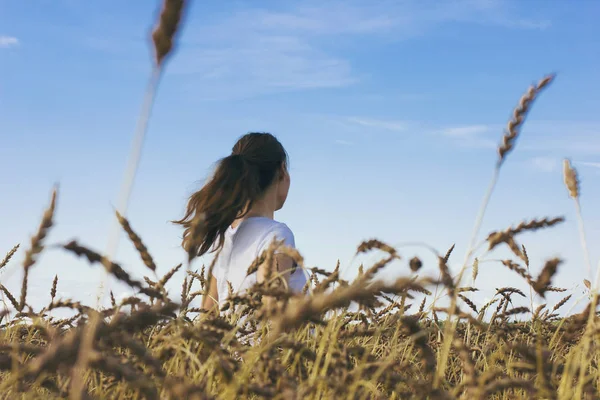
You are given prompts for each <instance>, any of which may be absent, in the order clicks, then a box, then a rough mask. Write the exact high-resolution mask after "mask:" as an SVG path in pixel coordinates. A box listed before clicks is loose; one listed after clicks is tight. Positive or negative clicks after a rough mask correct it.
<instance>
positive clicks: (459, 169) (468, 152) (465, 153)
mask: <svg viewBox="0 0 600 400" xmlns="http://www.w3.org/2000/svg"><path fill="white" fill-rule="evenodd" d="M25 3H26V2H23V1H17V0H0V76H1V77H2V79H0V135H1V141H0V143H2V145H1V146H0V170H1V171H2V172H3V173H2V174H1V175H0V192H1V193H2V194H1V196H2V197H1V198H2V203H1V207H0V223H1V229H0V252H2V253H4V252H5V251H8V250H9V249H10V248H11V247H12V246H13V245H14V244H15V243H18V242H20V243H21V244H22V247H21V250H20V251H19V253H18V255H17V256H16V258H15V260H14V261H13V263H12V267H10V268H7V269H5V270H4V271H3V272H2V275H0V279H1V280H2V283H3V284H5V285H7V286H8V287H9V288H11V289H12V290H13V291H15V292H18V290H17V288H18V287H19V286H20V264H19V263H20V262H21V260H22V258H23V254H24V250H25V249H26V248H27V245H28V241H29V236H30V235H31V234H32V233H33V232H35V230H36V229H37V226H38V224H39V219H40V217H41V214H42V211H43V209H44V208H45V207H46V205H47V203H48V200H49V194H50V191H51V189H52V186H53V184H54V183H56V182H58V183H60V193H59V200H58V210H57V214H56V224H57V225H56V227H55V228H54V230H53V231H52V233H51V235H50V236H49V238H48V243H62V242H64V241H66V240H69V239H72V238H75V237H76V238H78V239H79V240H81V241H82V242H83V243H84V244H87V245H89V246H91V247H93V248H95V249H98V250H101V251H102V250H103V249H105V247H106V242H107V236H108V232H109V228H110V225H111V223H112V219H113V214H112V213H113V205H114V204H115V203H116V199H117V194H118V189H119V188H120V183H121V180H122V175H123V171H124V168H125V165H126V160H127V156H128V152H129V150H130V145H131V140H132V136H133V131H134V128H135V124H136V120H137V115H138V113H139V111H140V107H141V102H142V96H143V92H144V89H145V86H146V83H147V79H148V76H149V74H150V68H151V62H150V61H151V57H152V52H151V51H150V49H149V47H148V41H147V38H148V33H149V31H150V28H151V26H152V25H153V24H154V21H155V15H156V11H157V7H158V6H159V2H158V1H153V2H150V1H146V0H144V1H142V0H135V1H133V0H132V1H128V2H123V1H116V0H110V1H109V0H107V1H102V2H89V1H81V0H53V1H49V0H37V1H30V2H27V4H25ZM125 3H126V4H125ZM598 15H600V3H598V2H597V1H593V0H578V1H574V2H569V3H568V4H567V2H562V1H558V0H545V1H542V0H539V1H538V0H527V1H516V0H515V1H509V0H505V1H503V0H465V1H463V0H455V1H441V0H439V1H409V0H407V1H379V0H377V1H252V2H250V1H235V2H233V1H231V2H229V1H228V2H223V1H219V2H217V1H196V2H193V4H192V6H191V7H190V9H189V15H188V17H187V18H186V21H185V22H186V24H185V28H184V30H183V31H182V35H181V36H180V46H179V48H178V51H177V53H176V54H175V56H174V57H173V58H172V59H170V60H169V62H168V64H167V66H166V67H167V69H166V73H165V75H164V77H163V80H162V82H161V85H162V86H161V87H160V89H159V92H158V97H157V100H156V104H155V108H154V113H153V115H152V119H151V122H150V128H149V131H148V136H147V140H146V143H145V146H144V153H143V156H142V160H141V164H140V169H139V174H138V177H137V180H136V182H135V186H134V188H133V194H132V198H131V203H130V209H129V212H128V217H129V218H130V221H131V224H132V225H133V227H134V229H135V230H136V231H138V232H139V233H140V234H141V236H142V237H143V238H144V241H145V242H146V244H147V245H148V247H149V248H150V250H151V252H152V254H153V256H154V257H155V259H156V261H157V264H158V265H159V273H161V274H162V273H165V272H166V271H167V270H168V269H170V268H171V267H172V266H174V265H176V264H177V263H179V262H180V261H182V260H183V259H184V256H183V252H182V251H181V250H180V248H179V243H180V235H181V231H180V230H179V229H178V228H177V227H176V226H173V225H171V224H170V223H169V222H168V221H169V220H172V219H175V218H178V217H180V216H181V213H182V212H183V209H184V207H185V201H186V198H187V196H188V195H189V194H190V193H192V192H193V191H194V190H195V189H198V188H199V187H200V185H201V183H202V180H203V179H204V178H205V177H206V176H207V175H208V174H210V171H211V168H212V166H213V163H214V162H215V161H216V160H217V159H218V158H219V157H222V156H225V155H227V154H228V153H229V151H230V149H231V146H232V145H233V143H234V142H235V140H236V139H237V138H238V137H239V136H240V135H242V134H244V133H246V132H248V131H269V132H272V133H274V134H276V135H277V136H278V137H279V138H280V140H281V141H282V143H283V144H284V146H285V147H286V148H287V150H288V152H289V153H290V157H291V175H292V188H291V191H290V196H289V199H288V203H287V204H286V207H285V208H284V209H283V210H282V211H281V212H279V213H278V214H277V215H276V218H277V219H279V220H281V221H284V222H286V223H287V224H288V225H289V226H290V227H291V228H292V230H293V231H294V233H295V236H296V243H297V245H298V247H299V249H300V251H301V252H302V254H303V255H304V256H305V258H306V261H307V264H308V265H309V266H315V265H318V266H320V267H322V268H326V269H329V270H331V269H333V267H334V266H335V263H336V260H337V259H338V258H339V259H340V260H341V262H342V266H343V267H345V271H346V272H345V273H346V276H347V277H351V276H352V275H353V274H355V273H356V268H357V266H358V264H359V262H360V261H361V260H360V259H353V255H354V252H355V249H356V246H357V245H358V244H359V243H360V242H361V241H362V240H364V239H369V238H372V237H376V238H379V239H381V240H384V241H386V242H388V243H390V244H400V243H404V242H415V241H424V242H427V243H429V244H431V245H432V246H434V247H436V248H438V249H439V251H440V252H444V251H445V250H446V249H447V248H449V247H450V246H451V245H452V244H453V243H456V250H455V255H454V257H453V259H452V260H453V267H456V265H455V264H457V263H460V262H461V261H462V257H463V254H464V251H465V247H466V244H467V242H468V240H469V237H470V233H471V229H472V225H473V221H474V219H475V216H476V213H477V210H478V207H479V205H480V202H481V199H482V197H483V194H484V191H485V189H486V186H487V184H488V181H489V179H490V177H491V173H492V168H493V165H494V162H495V159H496V150H495V148H496V146H497V144H498V143H499V141H500V139H501V136H502V132H503V128H504V126H505V124H506V122H507V120H508V119H509V117H510V114H511V111H512V108H513V107H514V106H515V105H516V104H517V101H518V99H519V98H520V96H521V95H522V93H523V92H524V91H525V90H526V89H527V87H528V85H529V84H531V83H532V82H535V81H537V80H538V79H540V78H542V77H543V76H544V75H546V74H547V73H551V72H556V73H557V74H558V75H557V78H556V81H555V82H554V83H553V85H552V86H551V87H550V88H549V89H548V90H547V91H545V92H544V93H543V94H542V95H541V97H540V99H539V100H538V101H537V102H536V103H535V105H534V107H533V110H532V112H531V114H530V117H529V119H528V121H527V123H526V125H525V128H524V129H523V132H522V136H521V138H520V139H519V141H518V144H517V146H516V149H515V151H514V152H513V153H511V154H510V156H509V159H508V161H507V163H506V165H505V166H504V168H503V171H502V174H501V177H500V181H499V183H498V186H497V190H496V193H495V195H494V197H493V198H492V202H491V204H490V207H489V210H488V214H487V215H486V218H485V221H484V223H483V228H482V235H485V234H487V233H488V232H490V231H491V230H496V229H505V228H507V227H508V226H509V225H512V224H517V223H518V222H520V221H521V220H523V219H529V218H534V217H536V218H539V217H544V216H556V215H564V216H565V217H566V218H567V222H566V223H565V224H563V225H561V226H559V227H557V228H554V229H552V230H548V231H544V232H539V233H536V234H532V235H531V234H530V235H524V236H523V237H522V239H521V241H520V243H523V244H525V245H526V246H527V248H528V251H529V255H530V257H531V260H532V266H531V268H532V272H533V273H535V274H537V272H538V271H539V270H540V269H541V267H542V265H543V262H544V260H546V259H547V258H550V257H554V256H561V257H563V258H564V259H565V261H566V262H565V264H564V265H562V266H561V268H560V270H559V274H558V276H557V281H556V282H555V283H556V284H557V285H560V286H563V287H566V288H569V289H573V290H575V296H574V297H578V296H580V295H581V294H582V289H581V287H582V284H581V281H582V279H583V278H585V277H586V275H585V267H584V265H583V258H582V252H581V247H580V244H579V239H578V233H577V225H576V219H575V214H574V207H573V204H572V202H571V201H570V199H569V198H568V196H567V194H566V190H565V189H564V187H563V183H562V175H561V167H560V162H561V159H562V158H563V157H570V158H571V159H572V160H573V161H574V165H575V166H576V167H577V168H578V170H579V173H580V176H581V179H582V193H583V198H582V207H583V212H584V218H585V221H586V232H587V235H588V241H589V245H590V247H591V248H592V262H593V266H594V268H595V266H596V262H597V260H598V258H599V256H600V252H599V251H597V250H596V249H597V248H598V246H597V243H598V240H599V239H600V211H599V209H598V208H597V207H596V206H595V205H596V204H597V202H598V199H599V197H600V190H599V189H598V185H597V183H598V181H599V179H600V174H599V173H600V117H599V114H598V111H597V110H598V109H599V108H600V94H599V93H600V79H599V78H598V74H597V66H598V64H599V63H600V54H599V53H598V48H600V47H599V43H598V40H599V39H598V38H600V27H598V24H597V23H596V21H597V16H598ZM482 237H483V236H482ZM401 254H402V255H403V256H404V257H405V261H403V262H398V263H397V264H396V265H393V266H390V268H389V269H388V270H387V272H386V273H385V274H384V275H382V277H384V278H391V277H395V276H398V275H400V274H403V273H405V272H406V271H408V269H407V267H406V260H408V259H410V258H411V257H412V256H414V255H419V256H421V257H422V258H423V259H424V261H425V268H424V270H425V272H426V273H427V272H429V273H433V274H435V273H436V272H437V270H436V263H435V260H433V259H432V258H431V256H430V255H429V254H427V253H426V252H425V251H423V250H422V249H419V248H414V247H407V248H404V247H403V248H401ZM506 254H507V253H505V252H503V251H499V252H497V254H493V255H491V256H488V258H501V257H502V256H505V255H506ZM118 259H119V261H121V262H122V263H123V265H124V266H125V267H126V269H128V270H129V271H131V272H132V273H133V274H135V275H137V276H142V275H143V274H146V273H147V272H146V271H145V270H144V268H143V266H142V264H141V262H140V261H139V259H138V258H137V256H136V253H135V250H134V249H133V247H132V246H131V245H130V244H129V243H127V242H126V240H123V241H122V242H121V244H120V247H119V253H118ZM376 259H377V255H375V254H373V255H370V256H368V257H366V259H365V260H366V261H373V260H376ZM194 267H195V268H199V267H200V263H197V264H196V265H195V266H194ZM56 273H58V275H59V293H61V294H62V295H63V296H65V297H72V298H75V299H78V300H87V301H89V302H92V301H93V298H94V296H95V293H96V288H97V286H98V282H99V279H100V277H101V275H100V274H99V273H98V270H97V269H96V268H91V267H89V266H87V265H86V264H85V263H84V262H82V261H80V260H77V259H75V258H73V257H72V256H71V255H68V254H64V253H63V252H61V251H59V250H55V249H49V250H48V251H47V252H46V253H45V254H44V256H43V257H42V258H41V259H40V262H39V264H38V265H36V266H35V269H34V270H33V271H32V276H33V278H32V289H30V296H31V298H32V299H33V302H34V303H36V304H42V303H43V302H46V301H47V300H48V294H47V293H48V290H49V286H50V284H51V281H52V278H53V276H54V274H56ZM181 277H182V275H181V274H179V275H178V276H177V277H176V279H174V282H173V290H174V291H175V293H174V294H175V295H177V287H178V285H179V284H180V282H181ZM511 285H514V286H518V287H521V288H524V285H523V284H522V282H521V281H520V280H519V279H517V278H516V277H515V275H514V274H513V273H512V272H510V271H506V270H505V269H504V268H503V267H502V266H501V265H498V264H495V263H486V264H482V268H481V273H480V277H479V278H478V286H479V287H480V288H481V289H482V292H481V293H478V294H477V295H476V296H474V299H475V300H477V301H478V302H480V301H482V300H483V299H485V298H486V297H487V296H488V295H489V294H490V291H493V289H494V288H496V287H500V286H511ZM111 287H112V288H114V289H115V291H116V292H117V295H124V294H126V292H124V291H123V288H122V287H119V286H117V285H114V284H111ZM553 298H554V297H553ZM558 298H560V297H557V299H558Z"/></svg>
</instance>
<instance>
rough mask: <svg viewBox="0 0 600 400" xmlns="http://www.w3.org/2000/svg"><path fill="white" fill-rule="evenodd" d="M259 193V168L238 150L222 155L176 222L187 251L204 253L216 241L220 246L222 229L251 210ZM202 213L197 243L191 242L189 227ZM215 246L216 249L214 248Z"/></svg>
mask: <svg viewBox="0 0 600 400" xmlns="http://www.w3.org/2000/svg"><path fill="white" fill-rule="evenodd" d="M260 194H261V187H260V170H259V168H258V167H257V166H256V165H253V164H251V163H250V162H248V160H246V159H245V158H244V156H242V155H240V154H232V155H230V156H228V157H225V158H223V159H222V160H221V161H220V162H219V165H218V166H217V169H216V171H215V174H214V176H213V178H212V179H211V180H210V181H209V182H208V184H206V185H205V186H204V187H203V188H202V189H200V190H199V191H198V192H196V193H194V194H193V195H191V196H190V199H189V201H188V205H187V209H186V212H185V215H184V217H183V218H182V219H180V220H178V221H173V222H174V223H176V224H180V225H182V226H183V227H184V228H185V230H184V232H183V242H182V246H183V248H184V249H185V250H186V251H188V252H189V251H190V250H191V246H192V245H195V246H194V247H196V248H197V256H202V255H203V254H205V253H207V252H208V251H209V250H210V248H211V247H212V246H213V244H215V243H216V242H217V239H218V246H217V248H216V249H218V248H220V247H222V246H223V243H224V240H225V232H226V231H227V229H228V228H229V226H231V224H232V223H233V222H234V221H235V220H236V219H237V218H241V217H243V216H244V215H246V213H247V212H248V211H249V210H250V208H251V207H252V204H253V203H254V201H255V200H256V199H257V198H258V196H259V195H260ZM200 216H203V217H204V220H203V221H202V226H201V227H199V229H200V230H199V231H197V232H194V236H196V235H197V234H198V238H199V241H198V243H191V242H192V229H193V227H192V226H193V224H194V221H195V220H196V218H198V217H200ZM216 249H215V250H216Z"/></svg>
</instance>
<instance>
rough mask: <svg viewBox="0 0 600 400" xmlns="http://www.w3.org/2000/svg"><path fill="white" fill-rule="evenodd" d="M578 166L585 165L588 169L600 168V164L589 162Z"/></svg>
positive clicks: (581, 162)
mask: <svg viewBox="0 0 600 400" xmlns="http://www.w3.org/2000/svg"><path fill="white" fill-rule="evenodd" d="M577 164H580V165H584V166H586V167H592V168H600V162H587V161H580V162H578V163H577Z"/></svg>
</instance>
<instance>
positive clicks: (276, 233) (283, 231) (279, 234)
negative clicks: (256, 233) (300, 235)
mask: <svg viewBox="0 0 600 400" xmlns="http://www.w3.org/2000/svg"><path fill="white" fill-rule="evenodd" d="M261 236H262V240H261V242H262V245H263V246H268V245H269V244H271V242H272V241H273V240H283V243H284V245H286V246H290V247H295V240H294V233H293V232H292V230H291V229H290V227H289V226H288V225H287V224H285V223H283V222H279V221H275V220H265V223H264V225H263V232H262V235H261Z"/></svg>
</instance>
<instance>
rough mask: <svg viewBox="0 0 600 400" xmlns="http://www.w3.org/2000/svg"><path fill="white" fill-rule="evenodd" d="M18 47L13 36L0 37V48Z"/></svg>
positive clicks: (17, 41) (17, 42)
mask: <svg viewBox="0 0 600 400" xmlns="http://www.w3.org/2000/svg"><path fill="white" fill-rule="evenodd" d="M18 45H19V39H17V38H16V37H14V36H5V35H0V48H3V49H7V48H9V47H16V46H18Z"/></svg>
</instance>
